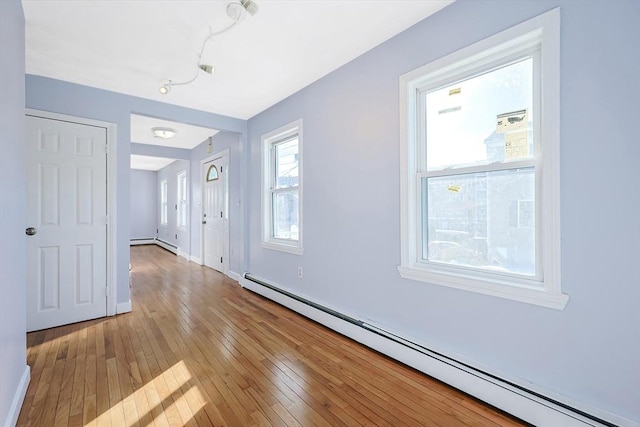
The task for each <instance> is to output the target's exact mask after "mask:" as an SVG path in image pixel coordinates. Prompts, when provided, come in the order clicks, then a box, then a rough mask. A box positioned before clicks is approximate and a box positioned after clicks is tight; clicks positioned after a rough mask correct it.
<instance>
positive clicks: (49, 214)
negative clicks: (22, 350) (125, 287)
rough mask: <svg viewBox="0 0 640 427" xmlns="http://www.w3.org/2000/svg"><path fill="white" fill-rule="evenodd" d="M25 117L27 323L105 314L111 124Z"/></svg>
mask: <svg viewBox="0 0 640 427" xmlns="http://www.w3.org/2000/svg"><path fill="white" fill-rule="evenodd" d="M26 123H27V142H26V143H27V159H28V160H27V214H26V220H27V226H28V227H29V228H27V230H25V232H26V234H27V236H26V239H27V330H28V331H35V330H39V329H45V328H51V327H54V326H59V325H65V324H69V323H74V322H79V321H83V320H88V319H95V318H98V317H103V316H106V314H107V296H106V284H107V226H106V220H107V216H106V215H107V154H106V146H107V145H106V144H107V130H106V129H105V128H101V127H97V126H88V125H82V124H78V123H70V122H65V121H60V120H53V119H45V118H40V117H33V116H27V118H26ZM16 179H18V177H16Z"/></svg>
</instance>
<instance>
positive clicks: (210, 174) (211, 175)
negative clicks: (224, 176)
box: [207, 165, 219, 182]
mask: <svg viewBox="0 0 640 427" xmlns="http://www.w3.org/2000/svg"><path fill="white" fill-rule="evenodd" d="M218 178H219V176H218V168H216V166H215V165H211V166H209V170H208V171H207V182H209V181H215V180H216V179H218Z"/></svg>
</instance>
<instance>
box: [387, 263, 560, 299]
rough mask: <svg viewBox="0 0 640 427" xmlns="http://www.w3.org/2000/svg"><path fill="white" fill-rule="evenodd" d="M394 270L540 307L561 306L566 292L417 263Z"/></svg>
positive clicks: (406, 275) (419, 278)
mask: <svg viewBox="0 0 640 427" xmlns="http://www.w3.org/2000/svg"><path fill="white" fill-rule="evenodd" d="M398 272H399V273H400V276H401V277H402V278H404V279H410V280H417V281H420V282H427V283H431V284H435V285H441V286H447V287H450V288H456V289H462V290H465V291H471V292H476V293H480V294H485V295H492V296H496V297H499V298H505V299H510V300H514V301H520V302H525V303H528V304H534V305H539V306H542V307H548V308H554V309H556V310H563V309H564V308H565V306H566V305H567V302H568V301H569V296H568V295H567V294H562V293H554V292H550V291H545V290H544V289H536V288H531V287H525V286H521V285H516V284H508V281H507V280H504V281H498V280H491V279H485V278H476V277H473V278H472V277H467V276H463V275H456V274H449V273H442V272H435V271H430V270H426V269H422V268H417V267H406V266H399V267H398Z"/></svg>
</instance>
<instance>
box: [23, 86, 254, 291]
mask: <svg viewBox="0 0 640 427" xmlns="http://www.w3.org/2000/svg"><path fill="white" fill-rule="evenodd" d="M26 106H27V107H28V108H33V109H38V110H44V111H51V112H55V113H60V114H68V115H71V116H76V117H84V118H89V119H94V120H101V121H105V122H110V123H115V124H116V125H117V127H118V134H117V140H118V142H117V144H118V148H117V159H116V161H117V176H116V178H117V184H116V193H117V212H116V228H117V236H116V250H117V259H116V262H117V269H118V274H117V277H116V286H117V294H118V296H117V302H118V303H126V302H128V301H129V233H130V227H129V223H130V219H129V218H130V215H131V209H130V188H129V186H130V169H129V156H130V154H131V146H130V145H131V144H130V142H129V141H130V135H131V132H130V122H129V118H130V114H131V113H135V114H141V115H148V116H153V117H157V118H162V119H168V120H173V121H176V122H182V123H187V124H192V125H196V126H203V127H210V128H213V129H221V130H231V131H234V132H239V133H245V132H246V121H244V120H240V119H234V118H231V117H226V116H221V115H218V114H212V113H207V112H204V111H198V110H192V109H189V108H184V107H179V106H176V105H171V104H164V103H161V102H156V101H150V100H148V99H142V98H137V97H133V96H128V95H123V94H120V93H115V92H109V91H106V90H102V89H96V88H92V87H88V86H82V85H77V84H73V83H69V82H64V81H61V80H55V79H50V78H46V77H41V76H35V75H30V74H28V75H27V76H26ZM136 154H143V153H141V152H136Z"/></svg>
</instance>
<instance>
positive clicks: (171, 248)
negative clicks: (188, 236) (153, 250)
mask: <svg viewBox="0 0 640 427" xmlns="http://www.w3.org/2000/svg"><path fill="white" fill-rule="evenodd" d="M156 245H158V246H160V247H161V248H164V249H166V250H168V251H169V252H172V253H174V254H176V255H178V247H177V246H176V245H174V244H172V243H169V242H165V241H164V240H161V239H158V238H157V237H156Z"/></svg>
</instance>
